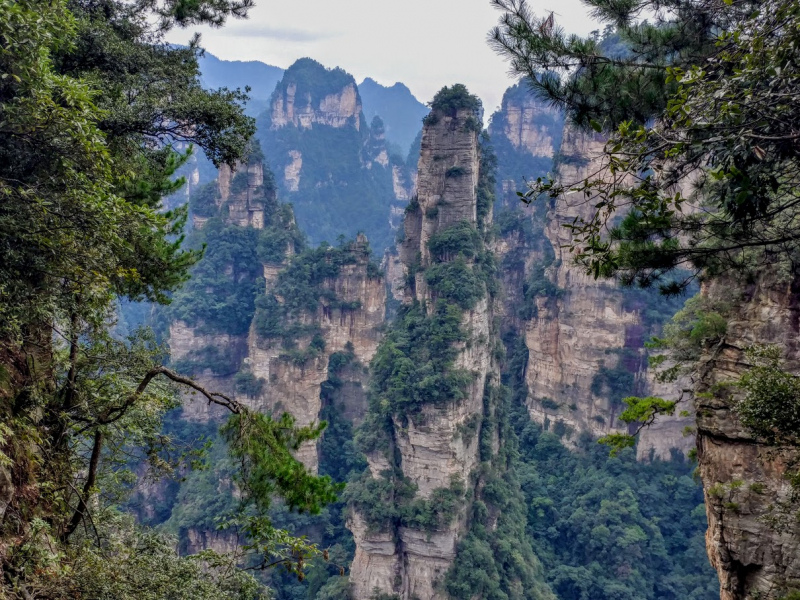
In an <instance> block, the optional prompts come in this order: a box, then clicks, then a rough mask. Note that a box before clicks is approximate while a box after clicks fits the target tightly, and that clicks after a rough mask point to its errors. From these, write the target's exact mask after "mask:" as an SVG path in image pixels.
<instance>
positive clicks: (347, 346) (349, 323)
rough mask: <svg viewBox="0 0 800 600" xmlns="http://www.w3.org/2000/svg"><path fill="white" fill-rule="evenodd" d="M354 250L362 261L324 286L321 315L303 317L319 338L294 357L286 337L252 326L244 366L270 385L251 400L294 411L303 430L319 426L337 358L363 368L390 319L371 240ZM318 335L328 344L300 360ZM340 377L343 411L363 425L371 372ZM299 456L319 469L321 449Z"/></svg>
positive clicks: (300, 345) (304, 339) (302, 342)
mask: <svg viewBox="0 0 800 600" xmlns="http://www.w3.org/2000/svg"><path fill="white" fill-rule="evenodd" d="M351 251H352V252H353V254H354V255H355V256H356V259H357V260H356V262H354V263H353V264H347V265H343V266H342V267H341V268H340V270H339V273H338V274H337V275H336V277H333V278H330V279H326V280H325V281H324V282H323V284H322V286H323V289H324V297H325V298H324V299H321V300H320V302H319V303H318V306H317V310H316V312H313V313H308V312H305V313H304V314H302V315H301V316H300V317H299V318H298V319H297V320H298V321H299V322H300V323H302V324H304V325H306V326H312V327H313V331H314V335H313V336H312V335H307V336H301V337H300V338H299V339H297V340H296V346H295V348H294V349H293V352H292V353H287V351H286V348H285V347H284V343H283V341H282V340H281V339H277V338H265V337H263V336H261V335H259V332H258V328H257V327H256V325H255V324H254V325H253V326H252V327H251V329H250V334H249V337H248V355H247V358H245V359H244V365H245V368H246V369H247V370H248V372H249V373H251V374H252V375H253V376H254V377H256V378H257V379H258V380H261V381H263V382H265V384H264V386H263V388H262V390H261V391H259V392H258V393H257V394H254V395H252V396H250V397H248V398H246V401H247V402H248V403H249V404H250V405H251V406H253V407H254V408H256V409H258V410H261V411H266V412H281V411H288V412H290V413H291V414H292V415H293V416H294V417H295V419H296V420H297V423H298V425H300V426H305V425H310V424H311V423H314V422H318V421H319V420H320V416H319V415H320V412H321V410H322V408H323V404H322V398H321V395H320V386H321V385H322V384H323V383H324V382H325V381H327V380H328V377H329V368H328V367H329V360H330V357H331V355H333V354H334V353H343V352H347V353H350V354H352V356H353V358H354V360H355V362H356V363H357V364H359V365H362V366H363V365H367V364H369V362H370V360H372V357H373V355H374V354H375V351H376V349H377V346H378V343H379V341H380V337H381V335H380V331H381V328H382V326H383V323H384V318H385V304H386V287H385V284H384V281H383V279H382V278H381V277H377V276H375V275H372V274H370V272H369V264H370V263H369V261H370V256H369V245H368V243H367V240H366V237H364V236H361V237H360V238H359V239H358V240H357V241H356V242H355V243H354V244H353V245H352V248H351ZM272 283H273V285H274V282H272ZM267 286H268V288H267V291H268V292H270V291H272V287H271V285H270V282H268V283H267ZM330 299H335V300H334V301H331V300H330ZM314 336H319V337H320V338H321V339H322V340H323V342H324V348H323V349H322V350H320V351H319V352H316V353H314V354H313V356H312V355H309V356H308V357H302V356H299V354H298V353H300V354H302V353H303V352H304V351H306V352H307V351H308V350H309V347H310V346H311V344H313V343H315V342H314ZM339 379H340V380H341V388H340V405H338V406H337V408H338V410H340V411H341V412H346V413H349V414H350V415H351V416H352V417H353V419H352V420H353V421H358V419H360V418H361V417H363V415H364V414H365V413H366V393H365V390H366V388H367V385H368V382H367V373H366V372H365V370H364V369H363V368H360V369H348V370H347V371H346V372H345V373H342V374H340V375H339ZM298 458H300V459H301V460H302V461H303V462H304V463H305V464H306V465H307V466H309V467H310V468H311V469H313V470H316V468H317V463H318V458H317V450H316V446H315V445H313V444H311V445H308V446H305V447H303V448H301V450H300V452H299V453H298Z"/></svg>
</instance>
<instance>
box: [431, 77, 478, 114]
mask: <svg viewBox="0 0 800 600" xmlns="http://www.w3.org/2000/svg"><path fill="white" fill-rule="evenodd" d="M430 107H431V110H432V111H437V112H440V113H442V114H444V115H447V116H450V117H455V116H456V113H457V112H458V111H459V110H469V111H472V112H475V113H477V112H479V111H480V108H481V101H480V100H479V99H478V97H477V96H473V95H472V94H470V93H469V91H468V90H467V87H466V86H465V85H464V84H461V83H456V84H454V85H452V86H450V87H447V86H445V87H443V88H442V89H440V90H439V91H438V92H436V95H435V96H434V97H433V100H432V101H431V102H430Z"/></svg>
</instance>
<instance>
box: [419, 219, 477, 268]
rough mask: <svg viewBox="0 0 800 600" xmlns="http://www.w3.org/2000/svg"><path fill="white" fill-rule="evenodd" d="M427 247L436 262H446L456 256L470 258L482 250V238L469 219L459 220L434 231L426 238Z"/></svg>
mask: <svg viewBox="0 0 800 600" xmlns="http://www.w3.org/2000/svg"><path fill="white" fill-rule="evenodd" d="M428 248H429V249H430V251H431V256H432V257H433V258H434V259H435V260H436V261H438V262H446V261H449V260H452V259H453V258H456V257H457V256H463V257H464V258H465V259H467V260H470V259H473V258H475V257H476V256H477V255H478V254H480V252H481V251H482V249H483V239H482V238H481V234H480V233H479V232H478V231H477V230H476V229H475V227H474V226H473V225H472V224H471V223H470V222H469V221H461V222H459V223H456V224H455V225H451V226H450V227H447V228H446V229H443V230H441V231H437V232H436V233H434V234H433V235H432V236H431V237H430V239H429V240H428Z"/></svg>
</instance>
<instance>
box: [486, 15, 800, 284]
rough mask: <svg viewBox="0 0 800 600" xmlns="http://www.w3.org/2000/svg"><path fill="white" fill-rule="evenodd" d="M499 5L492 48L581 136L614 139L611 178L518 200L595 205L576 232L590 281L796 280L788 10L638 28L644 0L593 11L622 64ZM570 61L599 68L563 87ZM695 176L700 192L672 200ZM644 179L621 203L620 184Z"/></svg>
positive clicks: (550, 188)
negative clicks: (610, 28)
mask: <svg viewBox="0 0 800 600" xmlns="http://www.w3.org/2000/svg"><path fill="white" fill-rule="evenodd" d="M498 3H499V4H500V6H501V7H502V8H503V9H505V11H506V13H507V14H506V15H505V17H504V19H503V22H502V25H501V26H500V27H498V28H497V29H496V30H495V32H494V45H495V47H496V48H497V49H498V50H499V51H500V52H501V53H503V54H504V55H505V56H507V57H508V58H509V59H510V60H511V61H512V63H513V65H514V69H515V70H516V71H517V72H518V73H520V74H521V75H525V76H526V77H527V78H528V83H529V84H530V85H531V86H532V87H533V88H534V89H535V90H536V91H537V93H539V94H540V95H542V96H543V97H545V98H547V99H548V100H550V101H551V102H553V103H555V104H557V105H559V106H561V107H563V108H564V109H565V110H566V111H568V113H569V116H570V117H571V118H572V119H573V120H574V121H576V122H577V124H578V125H579V126H583V127H584V128H586V129H589V128H591V129H594V130H596V131H598V132H600V131H605V132H607V133H609V134H610V140H609V142H608V143H607V144H606V146H605V156H604V157H603V161H604V162H605V163H606V164H608V165H609V167H608V168H609V169H610V170H611V171H613V172H614V173H615V177H613V178H609V177H603V176H596V175H595V176H591V177H589V178H587V179H586V180H584V181H575V182H566V181H561V182H555V181H553V180H550V179H548V180H545V179H539V180H537V181H536V182H533V183H532V185H531V188H530V190H529V191H528V192H526V194H525V195H524V199H525V200H526V201H530V200H532V199H535V198H537V197H539V195H540V194H543V193H544V194H549V195H551V196H552V197H558V196H560V195H561V194H562V193H564V192H566V191H572V192H577V193H585V194H587V195H590V196H592V198H593V202H594V203H595V212H594V214H592V215H590V216H589V217H587V218H586V219H584V220H578V221H576V223H574V224H572V225H571V229H572V231H573V234H574V243H573V250H574V252H575V256H576V258H577V259H578V260H579V262H580V263H581V264H583V265H584V266H585V267H586V269H587V272H590V273H592V274H593V275H594V276H595V277H617V278H619V279H620V280H621V281H622V282H624V283H626V284H635V285H639V286H641V287H649V286H651V285H655V286H657V287H659V288H660V289H661V290H662V291H663V292H664V293H666V294H674V293H678V292H681V291H682V290H684V289H685V287H686V286H687V285H689V284H690V283H691V282H692V281H693V280H694V279H695V278H696V277H698V276H700V275H702V276H703V277H705V278H709V277H720V276H721V277H726V278H731V279H733V278H740V279H741V280H742V281H748V280H751V281H752V280H755V279H757V278H758V277H759V276H762V275H763V274H764V272H765V267H766V266H770V268H771V269H773V271H772V275H771V277H772V278H774V279H777V280H779V281H784V282H788V281H790V280H791V279H792V278H793V277H794V276H795V274H796V269H795V267H794V264H795V260H794V258H792V257H793V256H794V255H795V253H796V252H797V244H798V240H800V238H799V237H798V235H800V234H798V231H797V228H796V227H794V225H790V224H791V223H794V220H795V219H796V211H797V193H798V189H799V188H798V185H797V180H796V177H797V173H798V169H797V161H798V154H797V149H796V148H795V147H794V145H793V141H792V140H791V139H789V137H787V135H786V131H787V127H788V126H789V123H790V122H793V121H794V119H795V117H796V115H795V114H794V112H793V111H787V110H784V108H783V107H782V106H780V105H779V104H775V102H774V98H775V95H776V94H779V95H781V97H788V96H793V95H795V94H796V93H797V91H798V87H799V86H800V77H799V76H798V73H797V72H795V71H794V70H788V71H787V70H786V69H784V68H783V67H782V65H784V64H785V62H786V60H787V57H789V56H793V53H794V49H795V48H796V47H797V44H798V33H797V32H798V28H797V24H798V23H800V10H798V7H797V6H796V4H795V3H794V2H791V1H790V0H770V1H769V2H767V3H766V4H764V3H760V4H758V5H752V6H750V5H748V6H744V7H739V6H734V5H733V4H726V3H723V4H719V5H703V4H692V5H687V7H686V10H685V11H678V12H676V13H674V14H667V13H664V14H663V15H660V16H659V18H657V19H655V20H654V21H653V22H648V23H644V24H641V26H640V25H639V24H638V23H636V24H634V21H635V19H633V15H638V14H641V11H642V10H648V9H649V8H650V7H651V6H652V3H651V2H650V1H649V0H641V1H636V2H631V3H628V4H627V5H626V6H624V7H622V8H620V7H617V6H613V5H612V3H609V2H606V1H605V0H594V1H592V2H591V6H592V8H593V10H594V13H595V15H596V16H597V17H599V18H601V19H603V20H605V21H607V22H608V23H614V24H617V25H618V29H617V34H618V35H619V37H620V39H621V42H622V43H624V44H627V45H628V46H629V48H630V52H629V53H627V54H626V55H624V56H619V55H616V56H615V55H610V54H608V53H607V51H609V50H611V48H610V47H609V48H603V47H602V43H601V42H600V41H599V40H598V39H596V36H595V37H590V38H588V39H581V38H578V37H574V38H567V37H565V36H564V35H563V33H562V32H561V31H560V30H558V29H556V30H553V29H552V27H550V26H544V24H545V21H544V20H543V19H539V18H536V17H534V16H533V15H532V14H530V13H528V12H527V11H526V9H524V8H520V6H521V5H519V4H517V3H510V2H505V1H502V0H500V1H499V2H498ZM711 57H713V60H708V59H709V58H711ZM584 61H587V62H584ZM576 63H578V64H587V65H588V64H591V65H592V66H591V68H586V69H580V70H578V71H574V72H573V74H571V75H568V74H567V72H568V71H569V70H570V67H571V65H574V64H576ZM732 73H735V74H736V75H735V76H731V74H732ZM562 74H563V75H565V76H564V77H560V75H562ZM765 74H767V76H765ZM719 106H724V107H725V108H724V110H717V109H718V107H719ZM742 140H746V141H745V142H744V143H743V142H742ZM698 165H702V166H698ZM689 172H693V173H692V176H691V178H692V186H686V190H687V191H685V192H684V191H678V192H677V193H676V192H675V185H676V184H678V183H679V182H682V181H685V177H687V174H688V173H689ZM642 173H647V175H646V176H644V177H641V178H640V179H639V181H637V183H636V184H635V185H632V186H630V187H628V188H626V189H625V190H624V193H621V194H620V193H619V192H620V188H619V187H618V185H617V182H618V181H621V180H622V179H624V177H626V176H632V177H634V178H635V177H637V176H638V175H639V174H642ZM612 180H613V181H612ZM689 188H691V191H690V192H689V191H688V190H689ZM690 205H691V206H700V207H701V210H699V211H698V210H692V211H687V210H684V207H686V206H690ZM623 206H624V209H623V208H622V207H623ZM623 212H624V217H622V218H619V216H620V215H621V213H623ZM681 270H683V271H684V272H683V273H680V271H681Z"/></svg>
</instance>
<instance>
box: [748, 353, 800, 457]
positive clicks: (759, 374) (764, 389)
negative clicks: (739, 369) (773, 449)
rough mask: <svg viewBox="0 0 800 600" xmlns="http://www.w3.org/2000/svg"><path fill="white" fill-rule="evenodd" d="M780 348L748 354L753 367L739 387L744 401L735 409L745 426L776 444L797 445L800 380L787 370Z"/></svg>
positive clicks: (799, 431) (799, 426)
mask: <svg viewBox="0 0 800 600" xmlns="http://www.w3.org/2000/svg"><path fill="white" fill-rule="evenodd" d="M782 354H783V353H782V350H781V348H780V347H777V346H752V347H750V348H748V349H747V350H746V351H745V356H746V358H747V361H748V362H749V363H750V364H751V365H752V366H751V367H750V368H749V369H748V370H747V371H746V372H745V373H744V374H743V375H742V376H741V378H740V379H739V381H738V382H737V387H738V388H739V389H741V390H742V391H743V392H744V397H743V398H742V399H741V400H739V401H738V402H737V403H736V405H735V410H736V413H737V415H738V416H739V420H740V421H741V422H742V425H744V426H745V427H747V428H748V429H750V430H751V431H753V432H754V433H755V434H756V435H758V436H759V437H761V438H763V439H765V440H766V441H767V442H769V443H772V444H777V443H784V444H795V443H797V439H798V437H799V436H800V380H798V378H797V377H796V376H795V375H793V374H791V373H788V372H787V371H785V370H784V368H783V356H782Z"/></svg>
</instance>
